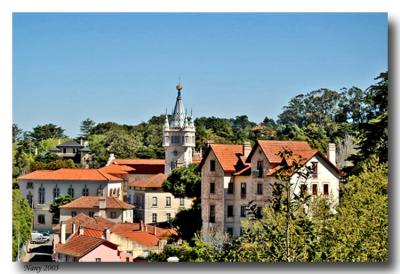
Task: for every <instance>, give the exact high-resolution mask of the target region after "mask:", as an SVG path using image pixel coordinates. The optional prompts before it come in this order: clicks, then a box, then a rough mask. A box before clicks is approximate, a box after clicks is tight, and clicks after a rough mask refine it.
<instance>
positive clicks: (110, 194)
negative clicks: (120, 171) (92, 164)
mask: <svg viewBox="0 0 400 274" xmlns="http://www.w3.org/2000/svg"><path fill="white" fill-rule="evenodd" d="M109 192H110V193H109V195H108V196H110V197H111V196H112V189H110V191H109Z"/></svg>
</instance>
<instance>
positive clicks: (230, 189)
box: [228, 182, 233, 194]
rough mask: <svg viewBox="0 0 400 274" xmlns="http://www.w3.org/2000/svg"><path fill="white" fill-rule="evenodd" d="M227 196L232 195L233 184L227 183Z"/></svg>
mask: <svg viewBox="0 0 400 274" xmlns="http://www.w3.org/2000/svg"><path fill="white" fill-rule="evenodd" d="M228 194H233V182H229V183H228Z"/></svg>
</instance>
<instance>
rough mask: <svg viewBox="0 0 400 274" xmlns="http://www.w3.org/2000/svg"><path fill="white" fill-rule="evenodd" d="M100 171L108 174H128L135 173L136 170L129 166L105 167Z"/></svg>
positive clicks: (112, 165)
mask: <svg viewBox="0 0 400 274" xmlns="http://www.w3.org/2000/svg"><path fill="white" fill-rule="evenodd" d="M99 170H101V171H103V172H105V173H108V174H118V175H120V174H128V173H129V172H130V171H134V170H135V169H134V168H133V167H130V166H127V165H114V164H111V165H108V166H104V167H102V168H99Z"/></svg>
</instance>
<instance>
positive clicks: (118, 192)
mask: <svg viewBox="0 0 400 274" xmlns="http://www.w3.org/2000/svg"><path fill="white" fill-rule="evenodd" d="M119 193H120V191H119V188H117V197H119Z"/></svg>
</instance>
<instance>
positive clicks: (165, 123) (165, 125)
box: [164, 109, 169, 129]
mask: <svg viewBox="0 0 400 274" xmlns="http://www.w3.org/2000/svg"><path fill="white" fill-rule="evenodd" d="M164 129H169V121H168V110H167V109H165V121H164Z"/></svg>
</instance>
